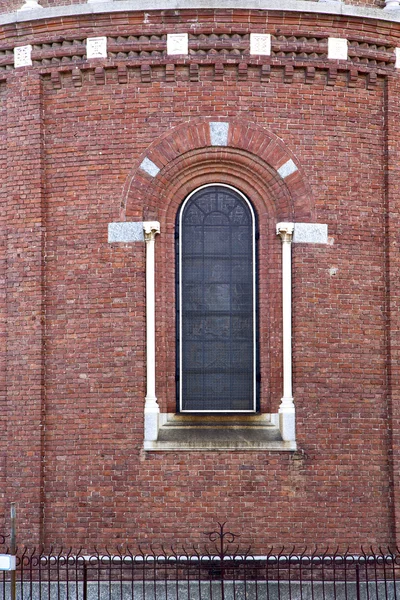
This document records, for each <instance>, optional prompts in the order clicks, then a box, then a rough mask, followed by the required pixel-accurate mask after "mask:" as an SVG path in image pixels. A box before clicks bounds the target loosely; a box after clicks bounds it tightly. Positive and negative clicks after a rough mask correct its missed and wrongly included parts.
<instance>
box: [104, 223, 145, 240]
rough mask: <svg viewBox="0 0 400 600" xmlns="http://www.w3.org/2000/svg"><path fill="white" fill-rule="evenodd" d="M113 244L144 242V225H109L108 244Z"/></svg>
mask: <svg viewBox="0 0 400 600" xmlns="http://www.w3.org/2000/svg"><path fill="white" fill-rule="evenodd" d="M113 242H144V232H143V223H142V222H141V221H140V222H135V223H132V222H131V223H126V222H120V223H109V224H108V243H109V244H112V243H113Z"/></svg>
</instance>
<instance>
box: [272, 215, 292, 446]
mask: <svg viewBox="0 0 400 600" xmlns="http://www.w3.org/2000/svg"><path fill="white" fill-rule="evenodd" d="M293 231H294V224H293V223H278V225H277V226H276V233H277V235H279V236H280V238H281V240H282V315H283V397H282V399H281V404H280V407H279V428H280V431H281V435H282V438H283V440H285V441H295V440H296V427H295V407H294V402H293V391H292V238H293Z"/></svg>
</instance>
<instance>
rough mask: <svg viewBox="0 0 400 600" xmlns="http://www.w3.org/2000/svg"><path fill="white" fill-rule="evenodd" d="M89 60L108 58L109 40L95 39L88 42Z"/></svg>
mask: <svg viewBox="0 0 400 600" xmlns="http://www.w3.org/2000/svg"><path fill="white" fill-rule="evenodd" d="M86 57H87V58H107V38H106V37H95V38H87V40H86Z"/></svg>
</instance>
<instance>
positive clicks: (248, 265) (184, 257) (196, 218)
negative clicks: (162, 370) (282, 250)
mask: <svg viewBox="0 0 400 600" xmlns="http://www.w3.org/2000/svg"><path fill="white" fill-rule="evenodd" d="M253 219H254V217H253V214H252V211H251V209H250V207H249V205H248V204H247V202H246V201H245V200H244V199H243V198H242V196H241V195H240V194H238V193H237V192H235V191H234V190H231V189H229V188H225V187H222V186H210V187H206V188H203V189H202V190H199V191H198V192H196V193H195V194H194V195H193V196H192V197H191V198H190V199H189V200H188V201H187V202H186V204H185V205H184V207H183V210H182V213H181V215H180V219H179V227H180V231H179V243H178V244H177V252H178V264H179V268H178V270H177V271H178V278H179V274H180V276H181V280H180V281H179V280H178V296H179V299H180V302H179V312H178V328H177V329H178V351H179V353H180V356H181V359H180V361H179V365H180V373H179V376H180V377H179V381H180V385H179V392H180V394H181V398H180V407H181V410H184V411H242V410H254V409H255V405H254V398H255V390H254V372H255V356H254V354H255V352H254V349H255V341H254V340H255V322H254V321H255V314H254V313H255V310H254V307H255V299H254V276H255V275H254V271H255V270H254V243H255V240H254V223H253ZM179 336H181V339H179Z"/></svg>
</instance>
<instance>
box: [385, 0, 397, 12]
mask: <svg viewBox="0 0 400 600" xmlns="http://www.w3.org/2000/svg"><path fill="white" fill-rule="evenodd" d="M399 9H400V3H399V0H386V2H385V6H384V9H383V10H399Z"/></svg>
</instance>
